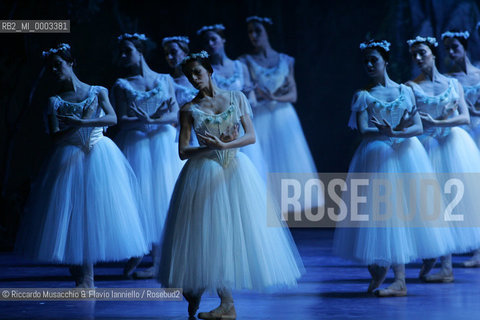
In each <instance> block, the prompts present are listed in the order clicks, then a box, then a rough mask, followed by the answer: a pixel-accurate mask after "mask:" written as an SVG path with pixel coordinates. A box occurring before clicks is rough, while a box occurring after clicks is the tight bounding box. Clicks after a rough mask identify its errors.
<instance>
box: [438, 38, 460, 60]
mask: <svg viewBox="0 0 480 320" xmlns="http://www.w3.org/2000/svg"><path fill="white" fill-rule="evenodd" d="M443 44H444V45H445V50H447V53H448V57H449V58H450V59H451V60H452V61H459V60H462V59H464V58H465V48H464V47H463V45H462V43H461V42H460V41H458V39H456V38H448V37H447V38H445V39H444V40H443Z"/></svg>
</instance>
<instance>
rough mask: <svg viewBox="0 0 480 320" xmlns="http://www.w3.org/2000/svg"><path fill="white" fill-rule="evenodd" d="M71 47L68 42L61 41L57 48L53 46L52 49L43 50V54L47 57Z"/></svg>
mask: <svg viewBox="0 0 480 320" xmlns="http://www.w3.org/2000/svg"><path fill="white" fill-rule="evenodd" d="M69 49H70V45H69V44H68V43H60V44H59V45H58V46H57V47H56V48H51V49H48V50H47V51H42V56H44V57H45V58H46V57H48V56H50V55H52V54H55V53H57V52H59V51H64V50H69Z"/></svg>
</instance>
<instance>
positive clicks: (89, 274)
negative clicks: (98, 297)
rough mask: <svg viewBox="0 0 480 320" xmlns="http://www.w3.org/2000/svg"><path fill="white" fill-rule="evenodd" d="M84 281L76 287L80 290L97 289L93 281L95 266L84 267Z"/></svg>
mask: <svg viewBox="0 0 480 320" xmlns="http://www.w3.org/2000/svg"><path fill="white" fill-rule="evenodd" d="M81 270H82V281H81V282H80V283H79V284H78V285H77V286H76V288H80V289H84V288H86V289H92V288H95V286H94V281H93V265H84V266H82V269H81Z"/></svg>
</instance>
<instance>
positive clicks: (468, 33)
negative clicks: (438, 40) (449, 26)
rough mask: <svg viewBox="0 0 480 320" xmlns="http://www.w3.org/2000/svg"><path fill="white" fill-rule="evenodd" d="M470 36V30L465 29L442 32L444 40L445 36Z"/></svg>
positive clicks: (465, 37) (466, 37)
mask: <svg viewBox="0 0 480 320" xmlns="http://www.w3.org/2000/svg"><path fill="white" fill-rule="evenodd" d="M468 37H470V32H468V31H464V32H452V31H447V32H444V33H442V40H443V39H445V38H464V39H465V40H467V39H468Z"/></svg>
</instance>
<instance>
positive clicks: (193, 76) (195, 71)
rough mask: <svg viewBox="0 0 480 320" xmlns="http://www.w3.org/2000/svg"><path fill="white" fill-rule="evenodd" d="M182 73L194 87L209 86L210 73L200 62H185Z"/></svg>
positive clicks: (202, 87) (200, 88) (198, 88)
mask: <svg viewBox="0 0 480 320" xmlns="http://www.w3.org/2000/svg"><path fill="white" fill-rule="evenodd" d="M184 73H185V76H186V77H187V79H188V81H190V83H191V84H192V85H193V87H194V88H195V89H197V90H202V89H204V88H207V87H209V85H210V81H211V76H212V74H211V73H209V72H208V70H207V69H205V67H204V66H202V64H201V63H200V62H198V61H191V62H187V65H186V66H185V68H184Z"/></svg>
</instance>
